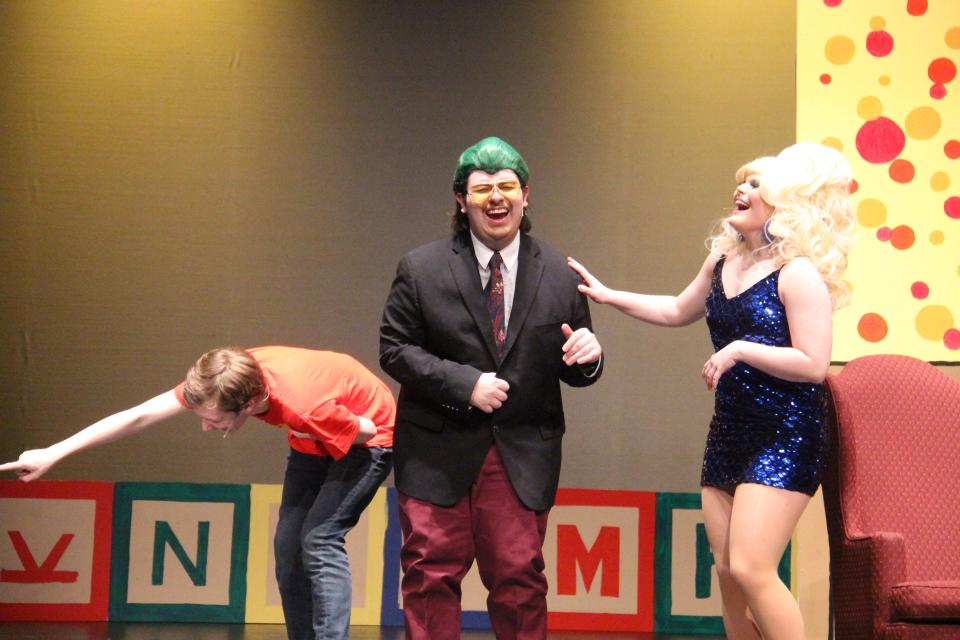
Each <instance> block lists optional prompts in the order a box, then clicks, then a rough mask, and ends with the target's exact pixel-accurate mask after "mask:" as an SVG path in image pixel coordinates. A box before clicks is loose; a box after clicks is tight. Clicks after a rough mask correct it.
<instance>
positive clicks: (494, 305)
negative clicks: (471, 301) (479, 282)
mask: <svg viewBox="0 0 960 640" xmlns="http://www.w3.org/2000/svg"><path fill="white" fill-rule="evenodd" d="M502 264H503V258H501V257H500V252H499V251H495V252H494V254H493V257H492V258H490V279H489V280H487V288H486V289H485V290H484V294H485V297H486V299H487V311H489V312H490V326H491V327H492V328H493V341H494V342H496V343H497V356H502V355H503V345H504V343H505V342H506V341H507V323H506V317H505V315H504V307H503V274H502V273H500V265H502Z"/></svg>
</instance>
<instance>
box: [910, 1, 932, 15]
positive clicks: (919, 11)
mask: <svg viewBox="0 0 960 640" xmlns="http://www.w3.org/2000/svg"><path fill="white" fill-rule="evenodd" d="M926 12H927V0H907V13H909V14H910V15H912V16H922V15H923V14H925V13H926Z"/></svg>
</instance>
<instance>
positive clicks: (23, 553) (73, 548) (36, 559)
mask: <svg viewBox="0 0 960 640" xmlns="http://www.w3.org/2000/svg"><path fill="white" fill-rule="evenodd" d="M95 517H96V502H95V501H93V500H64V499H55V498H2V499H0V571H3V572H4V573H2V574H0V602H5V603H16V604H26V603H36V604H86V603H88V602H90V589H91V583H92V579H91V574H92V570H93V566H92V565H93V543H94V523H95ZM57 555H59V559H57V558H56V556H57Z"/></svg>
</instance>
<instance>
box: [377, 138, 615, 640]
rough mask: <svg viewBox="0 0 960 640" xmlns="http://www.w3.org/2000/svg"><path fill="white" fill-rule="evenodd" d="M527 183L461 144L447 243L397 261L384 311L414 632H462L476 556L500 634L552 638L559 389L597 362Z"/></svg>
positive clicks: (588, 376) (523, 174) (586, 322)
mask: <svg viewBox="0 0 960 640" xmlns="http://www.w3.org/2000/svg"><path fill="white" fill-rule="evenodd" d="M528 177H529V173H528V170H527V165H526V163H525V162H524V160H523V158H522V157H521V156H520V154H519V153H517V151H516V150H515V149H513V147H511V146H510V145H508V144H507V143H506V142H504V141H503V140H500V139H499V138H485V139H484V140H481V141H480V142H478V143H477V144H475V145H473V146H471V147H469V148H468V149H467V150H466V151H464V152H463V154H461V156H460V161H459V163H458V166H457V171H456V173H455V176H454V195H455V198H456V201H457V204H456V209H455V212H454V221H453V227H454V233H453V235H452V237H449V238H446V239H443V240H439V241H436V242H432V243H430V244H427V245H424V246H422V247H419V248H417V249H414V250H413V251H411V252H410V253H408V254H407V255H406V256H404V258H403V259H402V260H401V261H400V265H399V267H398V268H397V276H396V279H395V280H394V282H393V286H392V289H391V291H390V295H389V297H388V298H387V303H386V306H385V308H384V312H383V320H382V323H381V326H380V364H381V366H382V367H383V369H384V370H385V371H386V372H387V373H389V374H390V375H391V376H393V377H394V378H395V379H396V380H397V381H399V382H400V384H401V389H400V398H399V403H398V411H397V426H396V434H395V443H394V471H395V478H396V486H397V490H398V493H399V502H400V522H401V527H402V529H403V536H404V543H403V550H402V552H401V564H402V566H403V571H404V576H403V582H402V592H403V603H404V604H403V606H404V617H405V621H406V628H407V637H408V638H412V639H416V640H420V639H422V640H445V639H447V638H451V639H454V638H459V637H460V581H461V580H462V579H463V577H464V575H465V574H466V573H467V571H468V570H469V568H470V566H471V564H472V563H473V560H474V558H476V560H477V565H478V568H479V570H480V576H481V578H482V580H483V583H484V585H485V586H486V587H487V589H488V590H489V596H488V598H487V608H488V611H489V613H490V618H491V623H492V625H493V628H494V631H495V633H496V635H497V637H498V638H519V639H533V638H537V639H542V638H545V637H546V623H547V608H546V591H547V582H546V578H545V577H544V575H543V567H544V563H543V555H542V552H541V548H542V545H543V539H544V535H545V532H546V523H547V513H548V512H549V509H550V507H551V506H553V502H554V498H555V496H556V491H557V484H558V480H559V476H560V449H561V446H560V445H561V438H562V436H563V432H564V429H565V425H564V416H563V405H562V402H561V397H560V384H559V383H560V380H563V381H564V382H566V383H567V384H569V385H571V386H576V387H581V386H586V385H589V384H592V383H594V382H595V381H596V380H597V378H598V377H599V376H600V373H601V369H602V365H601V348H600V344H599V343H598V342H597V339H596V336H594V334H593V333H592V331H591V326H590V312H589V309H588V307H587V302H586V299H585V298H584V296H583V295H581V294H579V293H578V292H577V285H578V284H579V282H580V281H579V278H578V277H577V275H576V274H575V273H574V272H573V271H571V270H570V269H569V268H567V265H566V261H565V260H564V259H563V257H561V256H560V255H559V254H557V253H556V252H555V251H553V250H552V249H550V248H549V247H548V246H546V245H545V244H543V243H541V242H539V241H538V240H536V239H534V238H531V237H530V236H529V235H528V234H527V232H528V231H529V229H530V221H529V218H527V217H526V207H527V201H528V196H529V188H528V186H527V181H528ZM494 252H496V255H497V256H499V257H498V258H496V259H495V261H491V257H492V255H493V254H494ZM491 262H492V263H491ZM491 279H492V280H493V282H490V281H491ZM501 280H502V283H503V284H502V285H499V283H500V281H501ZM488 284H489V285H490V286H491V287H493V288H494V289H497V288H498V287H494V284H497V285H499V291H500V292H502V295H501V296H500V298H501V300H502V304H501V303H496V304H498V305H500V306H499V307H497V306H496V305H495V306H494V307H488V303H487V296H488V293H489V292H488V289H487V288H486V287H487V285H488ZM495 308H498V311H494V310H493V309H495ZM497 313H499V314H500V316H501V318H502V317H503V316H505V335H504V334H503V333H501V334H500V335H499V336H498V337H499V338H500V340H499V341H498V340H497V339H496V337H495V335H494V329H493V328H492V324H491V319H492V316H495V315H497ZM497 326H498V327H501V328H503V327H504V323H503V322H500V323H499V324H498V325H497ZM498 333H499V331H498Z"/></svg>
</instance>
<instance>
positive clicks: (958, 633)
mask: <svg viewBox="0 0 960 640" xmlns="http://www.w3.org/2000/svg"><path fill="white" fill-rule="evenodd" d="M827 384H828V386H829V389H830V393H831V395H832V397H833V408H834V417H835V420H833V421H832V423H831V443H830V454H829V455H828V460H827V469H826V473H825V474H824V480H823V498H824V505H825V507H826V512H827V532H828V535H829V539H830V586H831V608H832V611H833V616H834V630H835V633H836V639H837V640H893V639H897V640H905V639H912V638H924V639H929V638H934V639H944V640H946V639H947V638H950V639H952V640H960V383H957V382H956V381H955V380H953V379H951V378H950V377H948V376H947V375H945V374H943V373H942V372H940V371H938V370H937V369H936V368H935V367H933V366H931V365H929V364H927V363H926V362H922V361H920V360H916V359H914V358H909V357H906V356H893V355H879V356H867V357H863V358H857V359H855V360H853V361H851V362H850V363H849V364H848V365H846V366H845V367H844V369H843V371H842V372H841V373H840V374H839V375H830V376H828V378H827Z"/></svg>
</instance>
